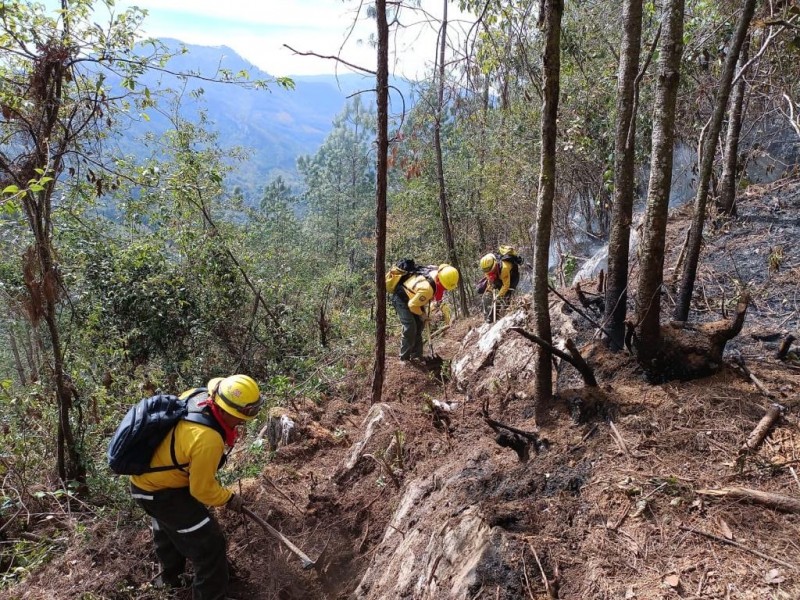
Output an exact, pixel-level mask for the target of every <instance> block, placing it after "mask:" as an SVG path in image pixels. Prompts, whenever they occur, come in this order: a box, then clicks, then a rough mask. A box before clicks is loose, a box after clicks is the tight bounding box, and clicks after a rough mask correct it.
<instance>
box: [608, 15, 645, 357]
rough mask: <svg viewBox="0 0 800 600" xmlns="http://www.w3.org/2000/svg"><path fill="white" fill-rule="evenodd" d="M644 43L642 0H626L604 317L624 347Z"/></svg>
mask: <svg viewBox="0 0 800 600" xmlns="http://www.w3.org/2000/svg"><path fill="white" fill-rule="evenodd" d="M641 44H642V0H625V2H624V4H623V7H622V48H621V50H620V54H619V76H618V77H619V78H618V82H617V124H616V140H615V144H614V201H613V207H612V213H611V235H610V237H609V240H608V279H607V280H606V303H605V321H606V323H607V327H606V328H607V330H608V331H609V334H610V335H609V346H610V348H611V349H612V350H614V351H618V350H622V348H623V344H624V340H625V316H626V312H627V303H628V293H627V290H628V253H629V251H630V235H631V219H632V215H633V187H634V158H635V156H634V148H635V142H636V114H635V108H634V90H635V87H636V85H635V84H636V73H637V70H638V68H639V54H640V48H641Z"/></svg>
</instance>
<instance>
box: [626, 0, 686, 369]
mask: <svg viewBox="0 0 800 600" xmlns="http://www.w3.org/2000/svg"><path fill="white" fill-rule="evenodd" d="M683 12H684V0H665V2H664V7H663V15H662V34H661V40H660V42H659V47H660V53H659V58H658V86H657V88H656V98H655V106H654V109H653V142H652V146H653V148H652V155H651V160H650V183H649V188H648V193H647V210H646V212H645V223H644V230H643V234H642V242H641V265H640V275H639V285H638V288H637V294H636V321H637V323H638V326H637V332H636V338H637V344H636V352H637V355H638V357H639V360H640V361H643V362H644V361H648V360H650V359H652V358H653V357H654V356H655V355H656V354H657V352H658V348H659V345H660V341H661V333H660V324H661V284H662V283H663V280H664V240H665V237H666V231H667V210H668V208H669V195H670V190H671V184H672V153H673V145H674V137H675V104H676V100H677V96H678V84H679V83H680V65H681V55H682V54H683Z"/></svg>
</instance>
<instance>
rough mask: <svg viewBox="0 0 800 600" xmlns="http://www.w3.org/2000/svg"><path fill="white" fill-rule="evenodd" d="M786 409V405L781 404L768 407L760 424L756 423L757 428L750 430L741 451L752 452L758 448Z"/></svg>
mask: <svg viewBox="0 0 800 600" xmlns="http://www.w3.org/2000/svg"><path fill="white" fill-rule="evenodd" d="M784 410H785V409H784V407H783V406H781V405H780V404H773V405H772V406H770V407H769V408H768V409H767V414H765V415H764V416H763V417H761V420H760V421H759V422H758V425H756V427H755V429H753V431H751V432H750V435H748V436H747V440H745V442H744V444H743V445H742V449H741V450H740V452H744V453H750V452H753V451H754V450H757V449H758V447H759V446H760V445H761V444H762V442H763V441H764V439H765V438H766V437H767V435H768V434H769V432H770V430H771V429H772V427H773V426H774V425H775V423H777V422H778V419H780V417H781V415H782V414H783V411H784Z"/></svg>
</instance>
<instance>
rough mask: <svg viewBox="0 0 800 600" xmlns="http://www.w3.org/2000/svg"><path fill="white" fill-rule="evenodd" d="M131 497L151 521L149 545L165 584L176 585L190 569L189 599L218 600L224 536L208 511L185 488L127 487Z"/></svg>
mask: <svg viewBox="0 0 800 600" xmlns="http://www.w3.org/2000/svg"><path fill="white" fill-rule="evenodd" d="M131 495H132V496H133V498H134V499H135V500H136V502H137V503H138V504H139V506H141V507H142V508H143V509H144V511H145V512H146V513H147V514H148V515H150V516H151V517H152V519H153V543H154V544H155V547H156V555H157V556H158V559H159V560H160V561H161V565H162V567H163V569H164V572H163V575H162V578H163V580H164V581H165V582H166V583H173V584H174V583H176V582H177V581H178V579H179V576H180V575H181V574H182V573H183V572H184V569H185V568H186V559H189V560H190V561H192V566H193V567H194V583H193V585H192V598H193V599H194V600H222V599H224V598H225V593H226V592H227V590H228V559H227V557H226V556H225V536H224V535H223V533H222V530H221V529H220V527H219V525H218V524H217V522H216V521H215V520H214V518H213V517H212V516H211V514H210V513H209V512H208V509H207V508H206V507H205V506H203V505H202V504H201V503H200V502H198V501H197V500H195V499H194V497H192V495H191V494H190V493H189V488H188V487H185V488H178V489H169V490H161V491H158V492H147V491H144V490H141V489H139V488H137V487H136V486H133V485H132V486H131Z"/></svg>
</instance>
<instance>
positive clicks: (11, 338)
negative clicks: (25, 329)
mask: <svg viewBox="0 0 800 600" xmlns="http://www.w3.org/2000/svg"><path fill="white" fill-rule="evenodd" d="M8 345H9V347H10V348H11V354H12V355H13V356H14V367H15V368H16V369H17V377H19V383H20V385H25V384H26V383H27V381H26V379H25V368H24V367H23V366H22V359H21V358H20V355H19V348H18V347H17V338H16V336H15V335H14V330H13V329H11V328H9V330H8Z"/></svg>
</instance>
